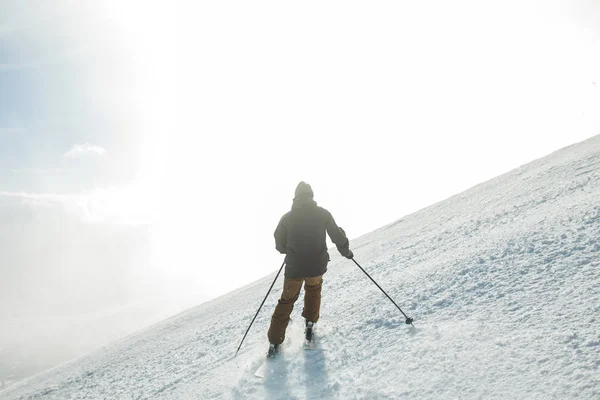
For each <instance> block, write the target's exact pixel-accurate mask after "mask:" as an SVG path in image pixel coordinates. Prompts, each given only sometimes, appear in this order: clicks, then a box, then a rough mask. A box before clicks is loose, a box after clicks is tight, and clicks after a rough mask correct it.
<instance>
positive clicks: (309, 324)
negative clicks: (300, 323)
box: [304, 320, 315, 343]
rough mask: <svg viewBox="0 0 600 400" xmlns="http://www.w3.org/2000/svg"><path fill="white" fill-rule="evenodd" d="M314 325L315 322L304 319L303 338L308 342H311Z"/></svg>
mask: <svg viewBox="0 0 600 400" xmlns="http://www.w3.org/2000/svg"><path fill="white" fill-rule="evenodd" d="M314 325H315V324H314V323H313V322H312V321H309V320H306V328H304V339H305V340H306V341H307V342H309V343H312V341H313V327H314Z"/></svg>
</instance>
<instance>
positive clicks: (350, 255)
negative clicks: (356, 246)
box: [344, 249, 354, 260]
mask: <svg viewBox="0 0 600 400" xmlns="http://www.w3.org/2000/svg"><path fill="white" fill-rule="evenodd" d="M344 257H346V258H347V259H349V260H352V259H353V258H354V253H352V250H350V249H348V253H346V254H344Z"/></svg>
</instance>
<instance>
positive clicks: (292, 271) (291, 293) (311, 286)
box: [268, 182, 353, 354]
mask: <svg viewBox="0 0 600 400" xmlns="http://www.w3.org/2000/svg"><path fill="white" fill-rule="evenodd" d="M326 234H328V235H329V237H330V238H331V240H332V242H333V243H334V244H335V245H336V246H337V248H338V251H339V252H340V253H341V254H342V255H343V256H344V257H347V258H352V257H353V254H352V251H351V250H350V248H349V242H348V238H347V237H346V234H345V232H344V230H343V229H341V228H339V227H338V226H337V224H336V223H335V220H334V219H333V216H332V215H331V213H330V212H329V211H327V210H326V209H324V208H322V207H319V206H317V203H316V202H315V201H314V200H313V191H312V188H311V187H310V185H308V184H307V183H305V182H300V183H299V184H298V187H297V188H296V192H295V197H294V203H293V205H292V209H291V211H289V212H288V213H286V214H285V215H284V216H283V217H282V218H281V220H280V221H279V224H278V225H277V228H276V229H275V247H276V248H277V250H278V251H279V252H280V253H282V254H285V255H286V257H285V262H286V266H285V280H284V283H283V291H282V293H281V298H280V299H279V302H278V304H277V307H276V308H275V311H274V313H273V316H272V317H271V326H270V327H269V332H268V338H269V343H270V347H269V353H270V354H271V353H273V352H276V351H277V348H278V347H279V345H280V344H281V343H283V341H284V339H285V330H286V328H287V324H288V322H289V319H290V314H291V312H292V309H293V308H294V303H295V302H296V300H297V299H298V296H299V294H300V290H301V289H302V284H304V291H305V294H304V309H303V311H302V316H303V317H304V318H305V319H306V326H307V329H306V336H307V339H309V340H310V338H311V336H312V326H313V324H314V323H316V322H317V321H318V319H319V311H320V306H321V287H322V283H323V274H325V272H326V271H327V263H328V262H329V254H328V252H327V243H326Z"/></svg>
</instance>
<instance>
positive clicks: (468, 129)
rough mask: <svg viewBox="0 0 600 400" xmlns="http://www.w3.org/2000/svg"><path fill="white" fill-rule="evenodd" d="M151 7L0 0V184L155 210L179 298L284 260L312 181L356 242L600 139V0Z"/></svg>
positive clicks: (8, 190) (163, 272) (92, 213)
mask: <svg viewBox="0 0 600 400" xmlns="http://www.w3.org/2000/svg"><path fill="white" fill-rule="evenodd" d="M150 3H152V4H150ZM157 3H158V2H156V3H155V2H145V1H133V0H131V1H124V0H123V1H122V0H111V1H104V2H96V1H91V0H90V1H81V2H68V3H67V2H59V1H45V2H36V6H35V7H34V6H32V7H24V6H23V3H22V2H21V1H13V2H11V1H9V2H3V3H2V5H0V50H1V51H0V195H2V196H9V195H10V196H22V197H24V198H25V197H29V198H31V197H32V196H37V198H40V196H42V197H43V198H46V199H48V198H50V199H52V200H53V201H59V202H65V203H69V204H74V208H75V209H77V208H78V207H79V208H82V207H83V208H85V209H86V212H85V213H83V214H82V215H83V218H87V219H88V220H89V222H90V223H115V222H119V223H123V222H125V223H147V224H149V226H150V227H151V228H150V232H151V237H152V242H151V244H152V254H151V260H152V261H151V264H152V265H150V266H149V267H148V268H149V271H151V273H155V274H158V275H159V276H161V277H164V281H165V284H167V285H172V288H173V290H185V291H189V290H197V291H199V292H201V293H202V294H204V295H209V296H214V295H217V294H222V293H226V292H228V291H230V290H232V289H234V288H236V287H239V286H240V285H243V284H245V283H248V282H250V281H253V280H255V279H258V278H260V277H262V276H264V275H266V274H267V273H269V272H272V271H274V270H276V269H277V268H278V267H279V266H280V265H281V262H282V257H281V256H280V255H279V254H278V253H277V252H276V251H275V248H274V242H273V237H272V234H273V230H274V228H275V226H276V224H277V222H278V220H279V218H280V216H281V215H282V214H283V213H284V212H286V211H287V210H288V209H289V207H290V206H291V200H292V197H293V191H294V188H295V186H296V184H297V183H298V181H300V180H305V181H307V182H309V183H310V184H311V185H312V186H313V189H314V192H315V200H316V201H317V202H318V203H319V204H320V205H322V206H324V207H326V208H328V209H329V210H330V211H331V212H332V213H333V215H334V217H335V218H336V220H337V222H338V224H339V225H340V226H342V227H344V228H345V230H346V231H347V232H348V234H349V236H350V237H351V238H352V237H357V236H360V235H362V234H364V233H367V232H369V231H371V230H373V229H376V228H378V227H380V226H382V225H384V224H387V223H390V222H392V221H394V220H396V219H398V218H400V217H402V216H403V215H405V214H407V213H410V212H414V211H416V210H418V209H420V208H423V207H425V206H427V205H429V204H431V203H433V202H436V201H440V200H443V199H444V198H446V197H448V196H451V195H453V194H456V193H458V192H460V191H462V190H464V189H467V188H469V187H471V186H473V185H475V184H477V183H480V182H482V181H484V180H487V179H490V178H492V177H494V176H496V175H499V174H501V173H503V172H506V171H508V170H510V169H512V168H514V167H517V166H519V165H521V164H523V163H526V162H528V161H531V160H533V159H535V158H538V157H540V156H543V155H546V154H548V153H549V152H551V151H554V150H557V149H558V148H561V147H563V146H566V145H569V144H572V143H575V142H577V141H581V140H583V139H586V138H588V137H590V136H593V135H595V134H598V133H600V112H599V110H600V88H599V87H598V86H599V85H600V28H599V27H600V6H599V5H598V3H597V2H594V1H593V0H588V1H585V0H580V1H567V0H564V1H543V2H542V1H537V2H536V1H524V0H521V1H502V2H500V1H499V2H494V3H491V2H481V1H475V0H473V1H456V2H447V1H443V0H440V1H429V2H414V1H374V2H355V1H350V2H348V1H344V2H280V1H272V2H241V1H240V2H231V1H218V2H184V1H168V2H161V4H157ZM44 196H46V197H44ZM90 204H92V206H90ZM0 217H1V216H0ZM356 256H357V258H358V259H360V254H359V253H357V254H356Z"/></svg>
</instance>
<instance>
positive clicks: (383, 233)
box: [0, 136, 600, 400]
mask: <svg viewBox="0 0 600 400" xmlns="http://www.w3.org/2000/svg"><path fill="white" fill-rule="evenodd" d="M406 195H407V196H409V195H410V193H407V194H406ZM599 199H600V136H596V137H594V138H591V139H589V140H587V141H585V142H582V143H579V144H576V145H573V146H570V147H568V148H565V149H563V150H560V151H558V152H556V153H554V154H551V155H549V156H548V157H545V158H543V159H540V160H536V161H534V162H532V163H530V164H527V165H525V166H522V167H520V168H518V169H515V170H513V171H511V172H509V173H507V174H505V175H502V176H500V177H498V178H496V179H493V180H491V181H488V182H485V183H483V184H480V185H478V186H476V187H474V188H472V189H470V190H468V191H466V192H464V193H461V194H459V195H457V196H454V197H452V198H450V199H447V200H445V201H443V202H440V203H437V204H435V205H432V206H430V207H427V208H425V209H423V210H421V211H419V212H417V213H414V214H411V215H408V216H406V217H404V218H402V219H400V220H398V221H396V222H394V223H392V224H390V225H387V226H385V227H382V228H381V229H379V230H377V231H375V232H372V233H370V234H367V235H365V236H362V237H360V238H358V239H355V240H352V242H351V247H352V249H353V250H354V253H355V258H356V260H357V261H358V262H359V263H361V265H362V266H363V267H364V268H365V269H366V270H367V271H368V272H369V273H370V274H371V275H372V276H373V278H374V279H376V280H377V281H378V282H379V283H380V284H381V286H382V287H383V288H384V289H386V290H387V291H388V293H389V294H390V296H392V297H393V298H394V299H395V300H396V302H397V303H398V304H399V305H400V307H402V308H403V310H404V311H405V312H407V314H409V315H410V316H412V317H413V318H414V325H415V328H411V327H409V326H407V325H405V324H404V318H403V317H402V316H401V315H400V314H399V312H398V310H396V309H395V308H394V307H393V305H392V304H391V303H390V302H389V301H388V300H387V299H386V298H385V297H384V296H383V294H382V293H381V292H380V291H379V290H378V289H377V288H376V287H375V286H374V285H373V284H372V283H371V282H370V281H369V280H368V279H367V278H366V276H364V274H363V273H362V272H361V271H360V270H359V269H358V268H357V267H356V266H355V265H354V264H353V263H351V262H350V261H349V260H346V259H343V258H341V257H340V256H339V255H338V254H337V253H336V252H333V251H332V252H331V254H332V262H331V263H330V267H329V272H328V273H327V274H326V275H325V283H324V289H323V291H324V292H323V307H322V317H321V320H320V322H319V324H318V331H317V335H318V338H319V348H318V349H317V350H316V351H313V352H305V351H303V350H301V336H302V321H301V318H300V310H301V308H302V307H301V306H297V307H296V309H295V310H294V312H293V314H292V317H293V318H294V321H293V326H291V327H290V328H288V331H289V332H290V334H289V337H290V340H289V343H287V344H286V345H285V346H284V349H283V353H282V357H281V359H279V360H277V361H276V362H275V363H273V365H272V367H273V368H272V369H271V370H269V369H268V370H267V374H266V376H265V378H258V377H256V376H255V375H254V372H255V371H256V369H257V368H258V367H259V366H260V365H261V364H262V363H263V360H264V353H265V351H266V348H267V340H266V329H267V324H268V321H269V318H270V314H271V312H272V310H273V308H274V305H275V302H276V300H277V298H278V296H279V294H280V292H281V287H280V286H281V282H279V283H277V284H276V286H275V288H276V290H274V292H273V293H271V295H270V296H269V299H268V300H267V302H266V304H265V306H264V308H263V311H262V312H261V314H260V315H259V317H258V318H257V320H256V322H255V325H254V326H253V328H252V330H251V331H250V333H249V335H248V338H247V339H246V342H245V343H244V346H243V347H242V350H241V351H240V353H239V354H238V356H237V357H234V356H233V355H234V353H235V349H236V348H237V345H238V344H239V341H240V339H241V337H242V335H243V334H244V331H245V330H246V328H247V326H248V324H249V322H250V320H251V318H252V316H253V314H254V312H255V311H256V307H258V305H259V304H260V301H261V300H262V298H263V296H264V294H265V292H266V290H267V289H268V287H269V285H270V283H271V281H272V279H273V278H274V274H272V275H271V276H268V277H265V278H264V279H261V280H259V281H257V282H254V283H253V284H250V285H248V286H246V287H243V288H240V289H238V290H236V291H234V292H232V293H230V294H228V295H226V296H223V297H221V298H218V299H215V300H213V301H210V302H207V303H204V304H202V305H200V306H198V307H195V308H193V309H191V310H189V311H187V312H185V313H182V314H180V315H177V316H175V317H172V318H170V319H168V320H165V321H163V322H162V323H160V324H158V325H155V326H153V327H151V328H149V329H147V330H145V331H143V332H140V333H138V334H135V335H132V336H129V337H127V338H125V339H123V340H121V341H119V342H116V343H113V344H112V345H110V346H106V347H104V348H102V349H100V350H98V351H96V352H94V353H92V354H89V355H88V356H86V357H83V358H81V359H79V360H76V361H73V362H71V363H69V364H66V365H63V366H62V367H59V368H55V369H53V370H51V371H48V372H46V373H44V374H41V375H38V376H36V377H33V378H31V379H28V380H25V381H23V382H20V383H18V384H16V385H14V386H12V387H9V388H8V389H6V390H4V391H0V398H2V399H7V400H8V399H34V398H35V399H104V398H110V399H113V398H118V399H146V398H153V399H216V398H233V399H266V398H268V399H305V398H307V399H401V398H406V399H415V398H418V399H445V398H486V399H490V398H493V399H505V398H518V399H524V398H531V399H547V398H560V399H567V398H568V399H572V398H582V399H597V398H600V373H599V372H600V371H599V369H600V272H599V266H600V257H599V256H600V202H599ZM316 200H317V201H318V198H317V199H316ZM350 234H351V233H350ZM275 267H277V266H274V268H275ZM224 268H227V266H224ZM231 268H232V269H233V266H231ZM280 279H281V278H280Z"/></svg>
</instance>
